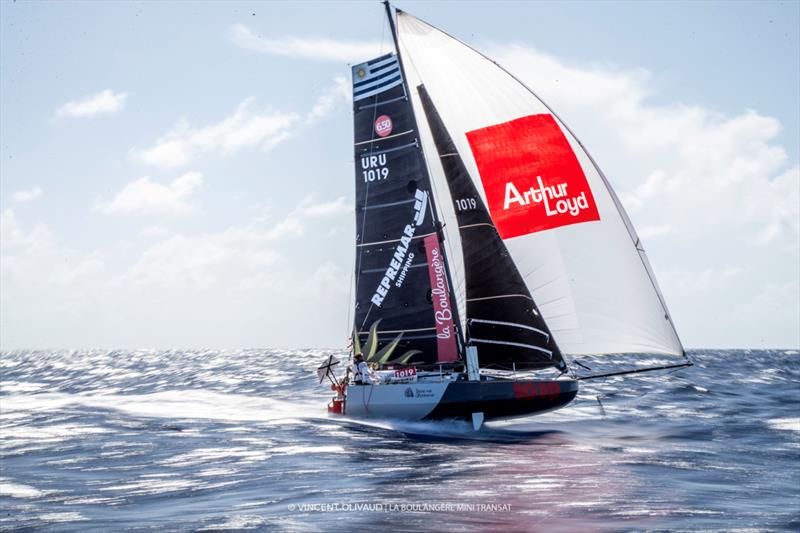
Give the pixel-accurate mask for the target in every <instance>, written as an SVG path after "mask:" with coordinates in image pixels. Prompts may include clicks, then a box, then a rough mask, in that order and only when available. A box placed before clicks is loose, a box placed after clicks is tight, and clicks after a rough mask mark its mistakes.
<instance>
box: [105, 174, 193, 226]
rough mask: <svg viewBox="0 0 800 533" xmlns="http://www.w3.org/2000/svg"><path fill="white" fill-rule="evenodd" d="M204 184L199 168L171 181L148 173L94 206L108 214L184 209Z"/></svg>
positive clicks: (176, 211) (186, 209) (176, 212)
mask: <svg viewBox="0 0 800 533" xmlns="http://www.w3.org/2000/svg"><path fill="white" fill-rule="evenodd" d="M202 184H203V175H202V174H200V173H199V172H188V173H186V174H184V175H182V176H180V177H179V178H176V179H175V180H174V181H172V183H170V184H169V185H162V184H160V183H156V182H154V181H152V180H151V179H150V178H149V177H147V176H145V177H143V178H139V179H137V180H134V181H132V182H130V183H128V184H127V185H125V187H123V188H122V190H121V191H120V192H118V193H117V194H116V196H114V198H113V199H111V200H110V201H107V202H103V201H101V202H98V203H97V204H95V209H96V210H97V211H100V212H101V213H105V214H107V215H137V214H149V213H168V214H180V213H185V212H187V211H190V210H191V209H192V206H191V205H190V204H189V203H188V201H187V200H188V199H189V197H190V196H191V195H192V194H193V193H194V192H195V190H196V189H197V188H199V187H200V186H202Z"/></svg>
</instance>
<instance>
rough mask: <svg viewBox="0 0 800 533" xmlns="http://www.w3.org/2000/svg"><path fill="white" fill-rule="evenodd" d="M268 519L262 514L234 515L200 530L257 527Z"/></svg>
mask: <svg viewBox="0 0 800 533" xmlns="http://www.w3.org/2000/svg"><path fill="white" fill-rule="evenodd" d="M266 523H267V521H266V520H265V519H264V518H263V517H260V516H247V515H240V516H232V517H230V518H228V519H227V520H226V521H225V522H223V523H221V524H213V525H210V526H206V527H203V528H201V529H199V530H198V531H228V530H231V529H256V528H258V527H259V526H263V525H264V524H266Z"/></svg>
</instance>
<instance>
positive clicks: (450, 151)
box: [418, 85, 566, 370]
mask: <svg viewBox="0 0 800 533" xmlns="http://www.w3.org/2000/svg"><path fill="white" fill-rule="evenodd" d="M418 90H419V96H420V99H421V101H422V106H423V109H424V110H425V115H426V117H427V120H428V124H429V125H430V128H431V133H432V134H433V139H434V142H435V144H436V150H437V151H438V153H439V157H440V159H441V163H442V168H443V170H444V175H445V178H446V180H447V184H448V187H449V189H450V195H451V197H452V200H453V202H454V209H455V213H456V220H457V221H458V227H459V234H460V236H461V245H462V249H463V253H464V271H465V277H466V297H467V305H466V314H467V331H466V339H465V340H466V342H467V343H472V344H474V345H476V346H477V347H478V359H479V361H480V363H481V366H482V367H492V366H494V367H500V368H511V367H512V365H515V366H516V367H517V368H529V369H533V368H545V367H549V366H555V367H557V368H559V369H562V370H564V369H566V365H565V363H564V360H563V357H562V355H561V351H560V350H559V348H558V346H557V345H556V343H555V340H554V339H553V336H552V335H551V333H550V329H549V328H548V327H547V324H546V323H545V321H544V319H543V318H542V316H541V314H540V313H539V309H538V307H537V306H536V303H535V302H534V301H533V298H532V297H531V294H530V292H529V291H528V288H527V286H526V285H525V282H524V281H523V279H522V276H521V275H520V273H519V270H518V269H517V267H516V265H515V264H514V261H513V260H512V259H511V257H510V256H509V253H508V250H507V249H506V246H505V244H504V243H503V240H502V239H501V238H500V236H499V234H498V233H497V229H496V228H495V226H494V224H493V222H492V219H491V216H490V215H489V212H488V210H487V209H486V206H485V204H484V202H483V200H482V198H481V197H480V194H479V193H478V191H477V190H476V189H475V185H474V184H473V183H472V180H471V178H470V177H469V174H468V171H467V169H466V167H465V166H464V162H463V161H462V160H461V157H460V156H459V154H458V151H457V149H456V146H455V144H454V143H453V140H452V138H451V137H450V134H449V133H448V132H447V129H446V128H445V126H444V124H443V122H442V120H441V117H440V116H439V113H438V112H437V111H436V108H435V107H434V105H433V102H432V101H431V99H430V97H429V96H428V93H427V92H426V91H425V87H424V86H422V85H420V86H419V87H418Z"/></svg>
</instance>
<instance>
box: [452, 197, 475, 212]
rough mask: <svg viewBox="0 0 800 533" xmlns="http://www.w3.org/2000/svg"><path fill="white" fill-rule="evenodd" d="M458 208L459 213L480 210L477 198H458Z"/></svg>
mask: <svg viewBox="0 0 800 533" xmlns="http://www.w3.org/2000/svg"><path fill="white" fill-rule="evenodd" d="M456 208H457V209H458V210H459V211H472V210H473V209H477V208H478V201H477V200H475V198H456Z"/></svg>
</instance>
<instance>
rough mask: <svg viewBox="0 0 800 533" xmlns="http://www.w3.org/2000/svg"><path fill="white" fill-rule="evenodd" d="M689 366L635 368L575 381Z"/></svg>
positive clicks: (685, 364)
mask: <svg viewBox="0 0 800 533" xmlns="http://www.w3.org/2000/svg"><path fill="white" fill-rule="evenodd" d="M689 366H694V363H692V362H691V361H689V362H688V363H681V364H679V365H664V366H653V367H648V368H637V369H636V370H622V371H620V372H607V373H605V374H594V375H590V376H578V377H577V378H575V379H577V380H579V381H585V380H587V379H597V378H607V377H611V376H624V375H626V374H641V373H642V372H653V371H655V370H669V369H671V368H685V367H689Z"/></svg>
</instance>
